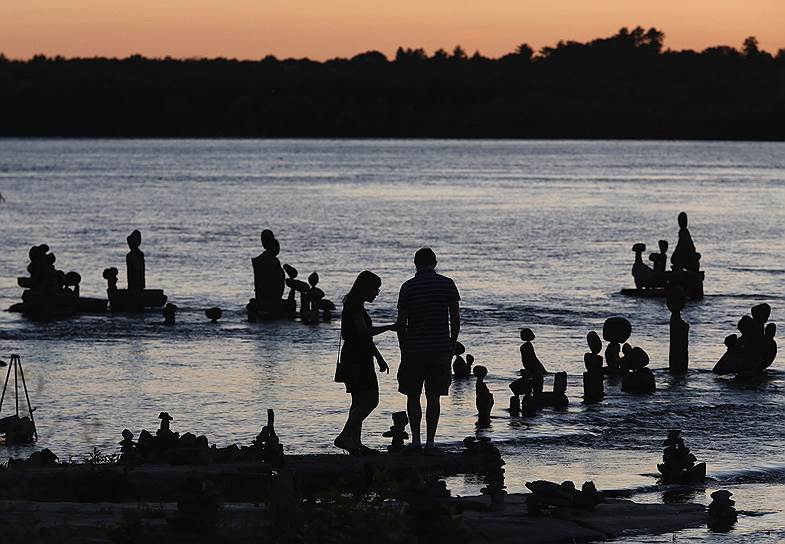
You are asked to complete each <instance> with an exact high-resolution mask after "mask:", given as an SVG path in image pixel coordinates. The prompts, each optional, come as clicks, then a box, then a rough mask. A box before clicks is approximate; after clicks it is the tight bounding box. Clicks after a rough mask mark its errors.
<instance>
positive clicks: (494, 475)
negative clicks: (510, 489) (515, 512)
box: [480, 464, 507, 508]
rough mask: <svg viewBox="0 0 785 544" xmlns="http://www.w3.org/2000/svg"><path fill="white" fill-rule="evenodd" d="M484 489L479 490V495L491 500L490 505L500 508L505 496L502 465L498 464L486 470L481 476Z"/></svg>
mask: <svg viewBox="0 0 785 544" xmlns="http://www.w3.org/2000/svg"><path fill="white" fill-rule="evenodd" d="M482 481H483V483H485V487H481V488H480V493H482V494H483V495H488V496H489V497H490V498H491V505H492V506H494V507H497V508H500V507H501V505H503V504H504V497H505V496H506V495H507V491H506V487H507V486H505V485H504V465H503V464H499V465H498V466H496V467H494V468H493V469H491V470H488V471H487V472H486V473H485V475H484V476H483V480H482Z"/></svg>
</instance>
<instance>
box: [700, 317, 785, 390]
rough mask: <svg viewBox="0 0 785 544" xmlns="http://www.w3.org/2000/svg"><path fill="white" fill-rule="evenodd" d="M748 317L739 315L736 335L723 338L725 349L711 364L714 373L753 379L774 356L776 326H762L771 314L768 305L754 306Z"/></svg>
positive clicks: (768, 364) (775, 350)
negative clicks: (718, 358)
mask: <svg viewBox="0 0 785 544" xmlns="http://www.w3.org/2000/svg"><path fill="white" fill-rule="evenodd" d="M751 314H752V317H750V316H749V315H745V316H742V317H741V319H740V320H739V323H738V325H737V328H738V330H739V332H740V333H741V335H740V336H737V335H735V334H734V335H730V336H728V337H727V338H726V339H725V346H726V347H727V348H728V350H727V351H726V352H725V354H724V355H723V356H722V357H721V358H720V360H719V361H717V364H716V365H714V368H713V369H712V372H714V373H716V374H737V376H740V377H742V378H754V377H756V376H759V375H760V374H761V373H762V372H763V371H764V370H765V369H767V368H768V367H769V366H770V365H771V364H772V363H773V362H774V358H775V357H776V356H777V342H776V341H775V340H774V335H775V333H776V330H777V327H776V325H775V324H774V323H769V324H766V320H767V319H768V318H769V316H770V315H771V307H770V306H769V305H768V304H765V303H764V304H758V305H756V306H753V308H752V310H751Z"/></svg>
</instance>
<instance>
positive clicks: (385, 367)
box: [376, 356, 390, 374]
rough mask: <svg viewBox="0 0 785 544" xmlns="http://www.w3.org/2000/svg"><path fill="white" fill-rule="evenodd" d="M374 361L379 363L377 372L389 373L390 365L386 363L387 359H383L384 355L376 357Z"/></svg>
mask: <svg viewBox="0 0 785 544" xmlns="http://www.w3.org/2000/svg"><path fill="white" fill-rule="evenodd" d="M376 362H377V364H378V365H379V372H386V373H387V374H389V373H390V366H389V365H388V364H387V361H385V360H384V357H381V356H380V357H377V358H376Z"/></svg>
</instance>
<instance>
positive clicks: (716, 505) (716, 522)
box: [709, 489, 738, 531]
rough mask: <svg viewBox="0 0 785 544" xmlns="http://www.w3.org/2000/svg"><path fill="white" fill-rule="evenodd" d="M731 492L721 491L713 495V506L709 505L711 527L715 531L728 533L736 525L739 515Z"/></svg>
mask: <svg viewBox="0 0 785 544" xmlns="http://www.w3.org/2000/svg"><path fill="white" fill-rule="evenodd" d="M731 495H733V493H731V492H730V491H726V490H724V489H721V490H719V491H715V492H714V493H712V494H711V504H709V527H710V528H711V529H713V530H715V531H727V530H728V529H730V528H731V526H732V525H733V524H734V523H736V520H737V519H738V514H737V513H736V508H734V505H735V504H736V501H734V500H733V499H731Z"/></svg>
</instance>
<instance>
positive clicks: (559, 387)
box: [534, 372, 570, 408]
mask: <svg viewBox="0 0 785 544" xmlns="http://www.w3.org/2000/svg"><path fill="white" fill-rule="evenodd" d="M534 403H535V405H536V406H537V408H544V407H545V406H552V407H554V408H564V407H565V406H567V405H568V404H569V403H570V400H569V399H568V398H567V373H566V372H557V373H556V374H554V375H553V391H541V392H540V393H538V394H536V395H534Z"/></svg>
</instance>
